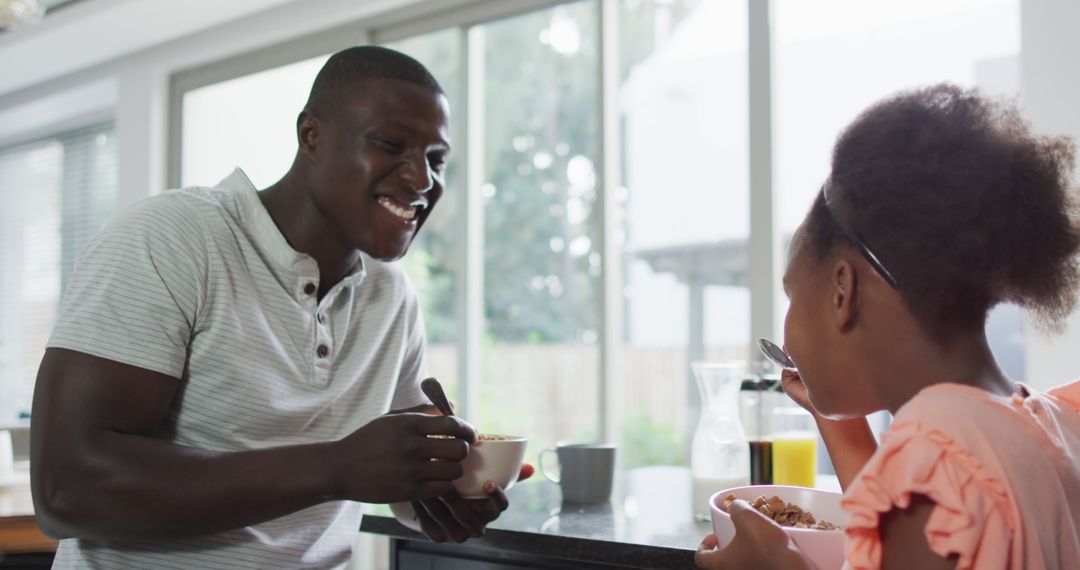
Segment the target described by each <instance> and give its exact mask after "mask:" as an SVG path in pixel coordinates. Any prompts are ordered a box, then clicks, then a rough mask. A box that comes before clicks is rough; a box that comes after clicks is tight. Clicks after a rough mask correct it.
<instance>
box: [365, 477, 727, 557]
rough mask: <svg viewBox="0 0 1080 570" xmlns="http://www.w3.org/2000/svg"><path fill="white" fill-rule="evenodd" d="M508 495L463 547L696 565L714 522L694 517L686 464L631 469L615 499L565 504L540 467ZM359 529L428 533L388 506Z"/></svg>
mask: <svg viewBox="0 0 1080 570" xmlns="http://www.w3.org/2000/svg"><path fill="white" fill-rule="evenodd" d="M507 495H508V497H509V498H510V508H509V509H507V511H506V512H505V513H503V515H502V516H501V517H500V518H499V519H498V520H496V521H495V522H493V523H491V525H490V526H489V527H488V530H487V532H486V533H485V535H484V537H483V538H479V539H473V540H470V541H468V542H466V543H465V544H464V545H462V546H463V547H470V548H476V549H481V550H483V549H494V550H498V551H510V552H513V553H515V554H520V555H525V556H538V557H541V556H542V557H546V558H558V559H564V560H568V561H577V562H591V563H602V564H609V565H615V566H620V567H626V568H693V558H694V551H695V550H696V549H697V546H698V545H699V544H700V543H701V539H702V538H704V537H705V535H706V534H708V533H709V532H711V531H712V526H711V524H710V523H709V522H694V518H693V515H692V513H691V508H690V507H691V506H690V471H689V470H688V469H686V468H682V467H645V468H640V469H634V470H631V471H627V472H624V473H622V474H621V476H620V477H618V478H617V480H616V487H615V491H614V492H613V493H612V496H613V499H612V500H611V501H609V502H607V503H604V504H600V505H575V504H563V503H562V500H561V497H560V494H559V488H558V486H557V485H555V484H554V483H551V482H549V481H547V480H546V479H544V478H543V477H540V476H539V475H537V476H536V477H534V479H530V480H528V481H525V482H523V483H520V484H518V485H516V486H514V487H513V488H512V489H510V491H508V492H507ZM360 530H361V531H362V532H370V533H375V534H382V535H388V536H391V537H396V538H404V539H408V540H418V541H424V540H426V539H425V538H424V537H423V536H421V535H420V534H418V533H416V532H413V531H411V530H409V529H408V528H406V527H405V526H404V525H402V524H401V523H399V522H398V521H397V520H396V519H395V518H394V517H393V515H391V514H390V511H389V509H388V508H386V507H385V506H380V507H378V508H377V509H376V511H375V512H374V513H373V514H368V515H365V516H364V519H363V521H362V522H361V524H360Z"/></svg>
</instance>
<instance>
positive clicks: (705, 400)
mask: <svg viewBox="0 0 1080 570" xmlns="http://www.w3.org/2000/svg"><path fill="white" fill-rule="evenodd" d="M691 367H692V368H693V370H694V378H695V379H696V380H697V385H698V391H699V392H700V394H701V417H700V419H698V425H697V429H696V430H695V431H694V437H693V440H692V442H691V445H690V472H691V475H692V477H693V488H692V493H691V496H692V497H693V509H694V516H695V517H696V518H698V519H699V520H709V519H710V516H711V513H710V511H709V497H710V496H712V495H713V493H716V492H717V491H722V490H724V489H728V488H731V487H740V486H743V485H749V484H750V451H749V446H748V444H747V440H746V432H745V431H743V425H742V422H741V421H740V420H739V388H740V386H741V385H742V380H743V366H742V364H741V363H739V364H715V363H707V362H694V363H693V364H691Z"/></svg>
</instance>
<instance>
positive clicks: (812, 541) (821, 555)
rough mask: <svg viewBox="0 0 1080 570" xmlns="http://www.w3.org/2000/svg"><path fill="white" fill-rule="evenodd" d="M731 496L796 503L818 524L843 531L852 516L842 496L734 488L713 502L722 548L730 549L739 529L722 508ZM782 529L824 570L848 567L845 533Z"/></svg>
mask: <svg viewBox="0 0 1080 570" xmlns="http://www.w3.org/2000/svg"><path fill="white" fill-rule="evenodd" d="M727 495H735V498H736V499H743V500H745V501H747V502H753V500H754V499H756V498H757V497H760V496H762V495H764V496H765V497H773V496H776V497H779V498H780V499H781V500H783V501H785V502H787V503H794V504H796V505H798V506H800V507H801V508H802V509H803V510H806V511H809V512H810V513H813V515H814V517H815V518H816V519H818V520H827V521H829V522H832V523H834V524H836V525H839V526H841V527H843V526H845V525H847V520H848V514H847V512H846V511H844V509H843V508H842V507H841V506H840V497H841V496H842V495H841V494H840V493H834V492H831V491H822V490H820V489H811V488H809V487H792V486H788V485H750V486H746V487H734V488H731V489H725V490H723V491H720V492H719V493H716V494H715V495H713V496H712V497H710V498H709V509H710V510H711V511H712V523H713V532H714V533H716V538H717V540H718V541H719V545H720V546H721V547H723V546H725V545H727V543H729V542H731V539H732V538H734V537H735V526H734V525H733V524H732V522H731V515H729V514H728V513H727V511H725V510H724V509H723V508H721V507H722V505H723V504H724V497H726V496H727ZM781 528H783V529H784V532H786V533H787V534H788V536H790V537H791V540H793V541H794V542H795V545H796V546H798V547H799V550H801V551H802V553H803V554H804V555H806V557H807V558H809V559H810V561H811V562H813V563H814V565H815V566H816V567H817V568H819V569H820V570H834V569H837V568H840V567H841V566H843V565H844V531H843V530H842V529H836V530H817V529H810V528H794V527H789V526H783V527H781Z"/></svg>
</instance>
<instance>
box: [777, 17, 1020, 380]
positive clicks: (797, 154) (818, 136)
mask: <svg viewBox="0 0 1080 570" xmlns="http://www.w3.org/2000/svg"><path fill="white" fill-rule="evenodd" d="M1019 12H1020V6H1019V2H1018V0H945V1H939V0H917V1H912V2H864V1H860V0H819V1H817V2H813V3H808V2H803V1H801V0H775V9H774V12H773V22H774V44H775V46H776V48H775V56H774V59H775V62H776V64H775V77H776V82H775V88H774V105H775V109H776V120H775V124H776V138H775V139H774V140H775V147H774V148H775V151H774V156H775V164H774V168H773V172H774V173H775V180H776V195H777V200H776V202H777V204H779V207H778V208H779V216H778V217H779V232H780V238H781V240H782V243H785V244H786V243H787V241H788V240H790V238H791V234H792V232H794V230H795V228H796V227H797V226H798V224H799V222H801V221H802V218H803V216H804V215H805V214H806V212H807V210H808V209H809V208H810V203H811V201H812V200H813V198H814V196H815V195H816V193H817V191H818V190H819V188H820V185H821V183H822V181H824V179H825V177H826V176H827V175H828V172H829V164H830V157H831V152H832V146H833V143H834V142H835V139H836V137H837V135H839V133H840V130H841V129H843V128H844V127H845V126H846V125H847V124H848V123H849V122H851V121H852V120H854V119H855V117H856V115H857V114H858V113H859V112H861V111H862V110H863V109H865V108H866V107H867V106H869V105H870V104H871V103H873V102H875V101H877V100H878V99H880V98H882V97H885V96H887V95H889V94H891V93H893V92H895V91H898V90H901V89H907V88H912V87H917V86H921V85H929V84H933V83H938V82H942V81H949V82H952V83H956V84H958V85H961V86H966V87H979V88H981V89H982V90H984V91H985V92H988V93H990V94H994V95H1005V96H1016V95H1017V94H1019V91H1020V16H1019ZM852 46H858V48H857V49H853V48H852ZM779 315H780V318H781V319H782V318H783V311H781V312H780V313H779ZM1022 323H1023V320H1022V317H1021V315H1020V312H1019V309H1017V308H1016V307H1015V306H1009V305H1005V306H1000V307H998V308H997V309H996V310H995V311H993V312H992V314H991V317H990V321H989V323H988V327H987V333H988V336H989V340H990V343H991V346H992V348H993V349H994V352H995V355H996V357H997V358H998V361H999V363H1000V364H1001V365H1002V366H1003V368H1004V370H1005V372H1006V373H1007V374H1009V375H1010V376H1012V377H1013V378H1022V377H1023V376H1024V353H1023V352H1024V337H1023V328H1022V326H1023V325H1022Z"/></svg>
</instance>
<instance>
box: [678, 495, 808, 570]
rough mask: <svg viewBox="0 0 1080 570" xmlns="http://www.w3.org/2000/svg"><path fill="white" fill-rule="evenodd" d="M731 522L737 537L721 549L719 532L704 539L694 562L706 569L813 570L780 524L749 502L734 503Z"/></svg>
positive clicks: (731, 508)
mask: <svg viewBox="0 0 1080 570" xmlns="http://www.w3.org/2000/svg"><path fill="white" fill-rule="evenodd" d="M730 510H731V522H732V523H733V524H734V525H735V538H734V539H732V540H731V543H730V544H728V545H727V546H725V547H724V548H721V549H717V548H716V546H717V541H716V535H713V534H710V535H708V536H706V537H705V540H704V541H702V543H701V546H699V547H698V550H697V554H696V555H695V556H694V564H696V565H697V566H698V567H699V568H705V569H706V570H726V569H732V570H734V569H738V568H755V569H758V570H781V569H784V570H787V569H798V570H803V569H811V568H813V566H812V565H811V564H810V562H809V561H808V560H806V559H805V558H803V555H802V553H801V552H799V549H798V548H796V546H795V543H793V542H792V541H791V537H789V536H788V535H787V533H785V532H784V529H782V528H780V525H778V524H776V523H775V522H773V521H771V520H769V519H768V518H767V517H766V516H765V515H763V514H761V513H759V512H757V511H756V510H754V508H753V507H751V506H750V504H749V503H747V502H746V501H742V500H738V501H735V502H734V503H732V504H731V507H730Z"/></svg>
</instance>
